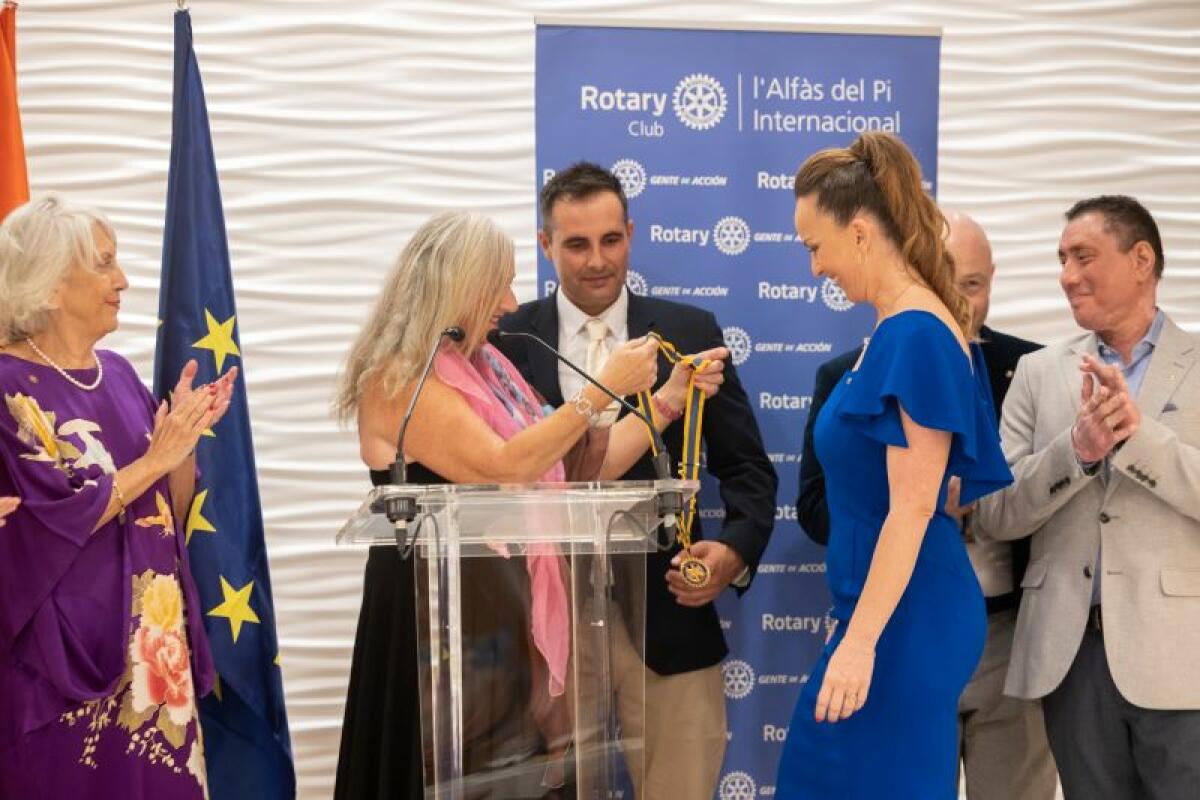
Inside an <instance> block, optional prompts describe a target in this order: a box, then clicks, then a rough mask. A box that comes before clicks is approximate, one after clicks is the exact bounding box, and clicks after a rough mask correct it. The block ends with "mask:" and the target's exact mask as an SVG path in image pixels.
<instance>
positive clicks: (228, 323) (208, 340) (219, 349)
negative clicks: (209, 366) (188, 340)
mask: <svg viewBox="0 0 1200 800" xmlns="http://www.w3.org/2000/svg"><path fill="white" fill-rule="evenodd" d="M236 319H237V315H236V314H235V315H233V316H230V317H229V319H227V320H225V321H224V322H217V318H216V317H214V316H213V315H212V312H211V311H209V310H208V309H207V308H206V309H204V324H205V325H207V326H208V333H207V334H206V335H205V336H204V337H203V338H201V339H200V340H199V341H197V342H195V343H193V344H192V347H195V348H196V349H197V350H212V352H213V356H214V357H216V359H217V372H220V371H221V370H222V369H223V368H224V367H225V356H240V355H241V354H242V351H241V350H239V349H238V346H237V342H235V341H234V340H233V326H234V321H235V320H236Z"/></svg>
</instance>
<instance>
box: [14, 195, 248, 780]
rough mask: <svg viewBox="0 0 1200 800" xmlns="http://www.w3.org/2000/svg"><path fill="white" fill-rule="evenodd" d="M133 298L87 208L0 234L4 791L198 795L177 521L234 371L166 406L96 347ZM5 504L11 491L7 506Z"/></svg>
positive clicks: (195, 678) (197, 629)
mask: <svg viewBox="0 0 1200 800" xmlns="http://www.w3.org/2000/svg"><path fill="white" fill-rule="evenodd" d="M127 286H128V283H127V281H126V279H125V275H124V273H123V272H122V271H121V268H120V266H118V264H117V261H116V237H115V235H114V233H113V230H112V228H111V226H110V225H109V224H108V223H107V222H106V221H105V220H104V219H103V218H102V217H100V216H99V215H97V214H95V213H92V212H87V211H80V210H74V209H71V208H68V207H66V206H64V205H63V204H62V203H60V202H59V201H58V200H56V199H54V198H46V199H42V200H35V201H34V202H31V203H27V204H26V205H24V206H21V207H20V208H18V209H16V210H15V211H13V212H12V213H11V214H9V216H8V217H7V218H6V219H5V220H4V223H3V225H0V342H2V343H3V344H2V345H0V400H2V402H0V498H4V499H3V500H0V508H2V509H3V510H2V511H0V517H3V527H0V797H2V798H10V797H12V798H22V799H23V800H39V799H40V798H46V800H50V799H51V798H53V800H61V799H62V798H69V800H84V799H85V798H118V797H119V798H131V799H132V800H140V799H141V798H167V797H169V798H203V797H205V796H206V795H207V791H206V787H205V766H204V750H203V741H202V737H201V735H200V726H199V722H198V719H197V714H196V699H197V696H198V695H201V694H205V693H207V692H208V691H209V689H210V688H211V686H212V681H213V673H212V661H211V657H210V655H209V651H208V642H207V640H206V639H205V636H204V629H203V627H202V625H201V609H200V608H199V606H198V601H197V595H196V590H195V586H194V585H193V583H192V579H191V576H190V575H189V573H188V557H187V550H186V548H185V547H184V539H183V533H182V531H181V528H180V526H179V525H178V524H177V520H179V519H180V518H186V513H187V510H188V508H189V505H190V503H191V499H192V491H193V487H194V485H195V462H194V458H193V457H192V455H191V454H192V451H193V450H194V448H195V446H196V442H197V439H198V437H199V436H200V435H201V434H202V433H203V432H204V431H205V430H206V429H208V428H210V427H211V426H212V425H214V424H215V423H216V422H217V421H218V420H219V419H220V418H221V416H222V414H224V412H225V410H226V408H228V404H229V396H230V390H231V387H232V381H233V379H234V377H235V374H234V373H233V372H232V370H231V371H230V373H228V374H226V375H225V376H224V377H222V378H221V379H220V380H218V381H216V382H215V383H213V384H209V385H207V386H201V387H193V386H192V380H193V378H194V376H195V369H196V368H195V364H194V363H192V364H189V365H188V366H187V367H185V368H184V370H183V372H182V374H181V375H180V379H179V383H178V384H177V385H176V387H175V390H174V392H173V393H172V403H171V405H170V407H169V408H168V405H167V404H166V403H165V402H164V403H158V402H156V401H155V400H154V398H153V397H152V396H151V394H150V392H149V391H147V389H146V388H145V386H144V385H143V384H142V383H141V381H140V380H139V379H138V377H137V375H136V374H135V373H134V371H133V368H132V367H131V366H130V365H129V363H128V362H127V361H125V359H123V358H121V357H120V356H119V355H117V354H116V353H113V352H110V351H96V350H95V349H94V347H95V345H96V343H97V342H98V341H99V340H100V339H101V338H102V337H103V336H105V335H106V334H108V333H110V332H112V331H113V330H115V329H116V327H117V312H118V310H119V308H120V297H121V292H122V291H123V290H124V289H125V288H126V287H127ZM15 498H20V500H19V502H17V501H16V500H15Z"/></svg>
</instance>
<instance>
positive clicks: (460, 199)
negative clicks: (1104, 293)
mask: <svg viewBox="0 0 1200 800" xmlns="http://www.w3.org/2000/svg"><path fill="white" fill-rule="evenodd" d="M193 6H194V7H193V9H192V17H193V25H194V30H195V37H196V50H197V53H198V55H199V58H200V64H201V69H202V71H203V74H204V78H205V83H206V89H207V92H208V101H209V112H210V114H211V118H212V127H213V136H214V139H215V146H216V152H217V163H218V167H219V168H220V171H221V180H222V188H223V191H224V197H225V211H226V218H227V223H228V229H229V239H230V248H231V250H232V257H233V265H234V271H235V277H236V285H237V292H238V305H239V312H240V314H239V320H238V321H239V328H240V331H241V336H242V344H243V350H244V352H245V367H246V370H247V375H248V388H249V393H250V402H251V407H252V416H253V421H254V433H255V439H256V443H257V450H258V463H259V467H260V475H259V480H260V483H261V487H262V496H263V502H264V506H265V516H266V522H267V532H268V537H269V542H268V543H269V546H270V553H271V566H272V570H273V577H274V583H275V597H276V603H277V611H278V615H279V627H280V638H281V642H282V659H283V670H284V679H285V684H286V687H287V697H288V706H289V711H290V714H291V723H292V738H293V741H294V743H295V750H296V767H297V771H298V772H299V776H300V786H301V794H302V796H303V797H306V798H318V797H327V796H328V795H329V794H330V792H331V790H332V785H333V778H332V776H333V771H334V765H335V762H336V757H337V741H338V732H339V727H340V724H341V713H342V700H343V694H344V692H345V684H346V671H347V667H348V664H349V660H350V647H351V643H352V640H353V635H354V624H355V618H356V614H357V610H358V601H359V591H360V583H361V566H362V561H363V558H362V556H361V554H359V553H356V552H351V551H346V550H339V549H336V548H334V547H333V545H332V537H333V533H334V531H335V530H336V529H337V527H338V524H339V521H340V520H341V519H342V518H343V517H345V516H346V515H347V514H348V513H349V512H350V511H351V510H352V509H353V508H354V506H355V503H356V502H357V500H358V499H359V498H360V497H361V496H362V494H363V492H364V490H365V488H366V479H365V474H364V471H363V469H362V467H361V466H360V464H359V463H358V459H357V449H356V446H355V442H354V439H353V436H352V435H351V434H349V433H347V432H344V431H339V430H338V428H337V426H336V425H335V424H334V423H333V422H332V421H331V420H330V418H329V414H328V413H327V409H328V407H329V398H330V389H331V386H332V384H333V380H334V375H335V373H336V371H337V369H338V364H339V362H340V359H341V357H342V354H343V353H344V351H345V350H346V348H347V345H348V343H349V341H350V339H351V337H352V336H353V335H354V333H355V331H356V329H357V327H358V325H359V323H360V322H361V320H362V319H363V315H364V312H365V310H366V309H367V307H368V305H369V303H370V302H371V300H372V298H373V296H374V294H375V292H376V288H377V286H378V284H379V282H380V278H381V276H382V274H383V272H384V271H385V270H386V269H387V267H388V266H389V264H390V261H391V259H392V258H393V257H394V255H395V253H396V252H397V251H398V250H399V248H400V247H401V245H402V243H403V242H404V240H405V237H406V236H407V235H408V234H409V233H410V232H411V231H412V230H413V229H414V228H415V227H416V226H417V225H418V224H419V222H420V221H421V220H422V219H423V218H425V217H426V216H427V215H429V214H430V213H431V212H433V211H435V210H439V209H443V208H452V207H470V208H474V209H477V210H480V211H483V212H485V213H488V214H491V215H493V216H494V217H495V218H496V219H497V220H498V221H499V222H500V224H501V225H502V226H503V227H504V228H505V229H506V230H507V231H509V232H510V233H511V234H512V235H513V236H514V238H515V239H516V241H517V243H518V246H519V265H520V268H519V277H518V283H519V287H518V288H519V294H520V295H521V296H522V297H525V298H528V297H531V296H532V295H533V270H534V260H533V259H534V249H533V248H534V238H533V233H534V220H535V214H534V202H533V201H534V194H535V186H534V176H533V132H532V126H533V45H534V42H533V18H534V15H535V14H553V15H562V14H571V15H595V17H596V18H597V19H603V20H608V21H615V20H622V19H624V20H634V21H636V20H638V19H666V20H679V22H680V24H686V23H687V22H688V21H689V20H698V19H705V20H713V21H719V22H723V23H729V24H736V23H739V22H755V23H781V24H787V25H793V26H794V25H803V24H809V23H814V24H815V23H819V24H836V25H860V24H861V25H921V26H941V27H942V28H943V29H944V32H945V39H944V45H943V70H942V98H943V102H942V108H941V114H942V125H941V192H942V200H943V201H945V202H946V203H947V204H949V205H952V206H955V207H958V208H960V209H963V210H966V211H968V212H970V213H972V214H974V215H976V216H977V217H978V218H979V219H980V221H981V222H982V223H983V224H984V226H985V227H986V228H987V229H988V231H989V232H990V233H991V236H992V241H993V243H994V246H995V250H996V257H997V262H998V264H999V277H998V281H997V285H996V290H995V297H994V301H993V313H992V322H993V323H994V324H995V325H996V326H997V327H999V328H1002V329H1005V330H1011V331H1013V332H1015V333H1018V334H1023V335H1026V336H1029V337H1033V338H1038V339H1042V340H1045V341H1050V340H1054V339H1056V338H1060V337H1062V336H1065V335H1067V334H1068V333H1070V332H1071V330H1072V324H1071V321H1070V316H1069V313H1068V311H1067V309H1066V305H1065V303H1064V301H1063V300H1062V298H1061V295H1060V293H1059V290H1058V285H1057V282H1056V273H1057V264H1056V259H1055V255H1054V251H1055V246H1056V243H1057V239H1058V234H1059V231H1060V228H1061V225H1060V219H1061V213H1062V211H1063V210H1064V209H1065V208H1066V207H1067V206H1068V205H1069V204H1070V203H1071V202H1072V201H1073V200H1075V199H1078V198H1079V197H1082V196H1084V195H1089V194H1095V193H1099V192H1124V193H1129V194H1133V195H1136V196H1138V197H1140V198H1141V199H1142V200H1143V201H1144V202H1145V203H1146V204H1147V205H1148V206H1149V207H1150V209H1151V210H1152V211H1153V212H1154V213H1155V215H1156V216H1157V218H1158V220H1159V222H1160V224H1161V226H1162V229H1163V235H1164V238H1165V242H1166V250H1167V276H1166V280H1165V281H1164V283H1163V285H1162V292H1161V299H1162V304H1163V306H1164V307H1165V308H1166V309H1167V310H1168V311H1169V312H1171V313H1172V314H1174V315H1175V317H1176V318H1177V319H1178V320H1181V321H1182V322H1184V323H1185V325H1186V326H1187V327H1188V328H1190V329H1192V330H1200V208H1198V206H1200V188H1198V187H1200V155H1198V154H1200V3H1197V2H1196V0H1177V1H1176V2H1119V1H1118V0H1056V1H1055V2H1045V1H1044V0H1042V1H1040V2H1039V0H1006V2H1004V3H997V2H995V0H941V2H939V1H938V0H922V1H921V2H883V1H879V2H867V1H866V0H840V2H799V1H796V0H793V1H792V2H785V1H784V0H775V1H774V2H772V1H771V0H741V2H738V3H728V2H721V3H716V2H702V3H689V4H682V3H666V2H651V1H650V0H643V1H642V2H631V1H629V0H625V1H624V2H606V3H585V2H572V1H571V0H560V1H559V2H546V3H543V4H536V3H523V2H516V1H515V0H491V1H490V2H484V1H483V0H473V1H472V0H457V1H455V0H425V1H424V2H418V1H417V0H390V1H389V0H349V2H344V3H330V2H328V0H291V1H290V2H278V0H237V1H236V2H233V1H232V0H195V2H194V4H193ZM173 10H174V3H171V2H168V0H157V1H155V2H129V1H128V0H125V1H124V2H122V1H119V0H73V1H72V0H27V2H26V3H25V4H24V5H23V6H22V8H21V11H20V18H19V25H20V30H19V37H18V38H19V55H20V65H19V66H20V74H21V77H20V91H21V101H22V106H23V112H24V123H25V136H26V144H27V148H28V155H29V168H30V177H31V180H32V182H33V189H34V191H35V192H41V191H47V190H51V189H53V190H57V191H61V192H64V193H66V194H68V195H69V196H71V197H73V198H75V199H77V200H79V201H83V202H87V203H89V204H94V205H97V206H99V207H101V208H103V209H105V210H107V211H108V212H109V213H110V214H111V216H112V218H113V220H114V221H115V223H116V227H117V229H118V232H119V235H120V256H121V259H122V261H123V263H124V265H125V267H126V268H127V270H128V271H129V273H130V278H131V281H132V287H131V288H130V290H129V292H128V294H127V299H126V303H125V306H124V309H125V310H124V312H123V324H122V328H121V330H120V331H119V332H118V333H117V334H116V335H114V336H113V337H112V341H110V342H109V345H110V346H114V347H115V348H117V349H119V350H121V351H123V352H124V353H126V354H127V355H128V356H130V357H131V358H132V359H133V360H134V362H135V364H137V366H138V367H139V369H140V370H141V372H142V374H143V375H144V376H148V375H149V372H150V364H151V359H152V350H153V346H154V336H153V332H154V324H155V315H156V310H157V291H158V289H157V282H158V277H157V276H158V271H159V258H160V248H161V240H162V219H163V198H164V197H165V194H166V170H167V154H168V150H169V146H170V101H171V97H170V94H171V64H172V62H171V47H172V34H171V15H172V12H173Z"/></svg>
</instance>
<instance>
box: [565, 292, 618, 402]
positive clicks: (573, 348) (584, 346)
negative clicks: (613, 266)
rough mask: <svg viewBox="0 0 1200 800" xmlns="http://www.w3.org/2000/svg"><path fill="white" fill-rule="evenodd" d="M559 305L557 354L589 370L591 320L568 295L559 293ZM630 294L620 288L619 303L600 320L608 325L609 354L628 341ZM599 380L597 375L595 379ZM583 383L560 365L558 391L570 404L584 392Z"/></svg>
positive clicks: (566, 367) (581, 379)
mask: <svg viewBox="0 0 1200 800" xmlns="http://www.w3.org/2000/svg"><path fill="white" fill-rule="evenodd" d="M554 296H555V302H556V303H557V305H558V351H559V352H560V353H562V354H563V355H564V356H566V357H567V358H568V359H570V360H571V361H573V362H574V363H575V364H577V365H579V367H580V368H582V369H586V368H587V366H586V365H587V354H588V345H589V344H590V340H589V338H588V332H587V327H586V326H587V321H588V320H589V319H591V317H589V316H588V315H587V314H585V313H583V312H582V311H580V310H579V307H578V306H576V305H575V304H574V303H572V302H571V301H570V300H569V299H567V295H566V294H565V293H564V292H563V291H562V289H559V290H558V291H557V292H556V293H555V295H554ZM628 316H629V290H628V289H626V288H625V287H621V294H620V295H618V296H617V300H616V302H614V303H613V304H612V305H611V306H609V307H608V308H606V309H605V310H604V312H603V313H601V314H600V315H599V316H598V317H597V318H598V319H601V320H603V321H604V322H605V324H607V325H608V336H606V337H605V342H606V343H607V344H608V352H610V353H611V352H612V351H614V350H616V349H617V348H618V347H620V346H621V345H622V344H624V343H625V342H627V341H629V320H628ZM592 377H593V378H598V377H599V376H598V375H592ZM583 385H584V380H583V378H581V377H579V376H578V375H576V374H575V372H574V371H573V370H572V369H571V368H570V367H568V366H567V365H566V364H563V363H561V362H560V363H559V365H558V387H559V389H561V390H562V396H563V399H564V400H570V399H571V398H572V397H574V396H575V395H577V394H578V393H579V392H580V390H582V389H583Z"/></svg>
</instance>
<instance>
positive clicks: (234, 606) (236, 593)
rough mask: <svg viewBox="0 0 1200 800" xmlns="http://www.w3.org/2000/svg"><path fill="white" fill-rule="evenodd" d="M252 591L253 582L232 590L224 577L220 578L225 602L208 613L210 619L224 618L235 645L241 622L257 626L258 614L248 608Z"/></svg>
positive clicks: (240, 629)
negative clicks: (227, 621) (227, 622)
mask: <svg viewBox="0 0 1200 800" xmlns="http://www.w3.org/2000/svg"><path fill="white" fill-rule="evenodd" d="M253 591H254V581H250V582H249V583H247V584H246V585H245V586H243V587H242V588H240V589H234V588H233V586H232V585H231V584H230V583H229V581H227V580H225V576H224V575H222V576H221V594H223V595H224V596H225V602H223V603H221V605H219V606H217V607H216V608H214V609H213V610H212V611H209V612H208V615H209V616H210V617H224V618H225V619H227V620H229V628H230V630H231V631H232V632H233V643H234V644H237V640H238V634H240V633H241V632H242V623H243V622H253V623H254V624H255V625H257V624H258V622H259V619H258V614H255V613H254V609H253V608H251V607H250V593H251V592H253Z"/></svg>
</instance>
